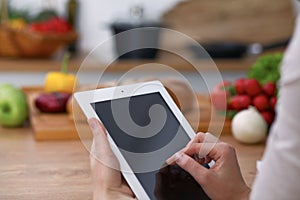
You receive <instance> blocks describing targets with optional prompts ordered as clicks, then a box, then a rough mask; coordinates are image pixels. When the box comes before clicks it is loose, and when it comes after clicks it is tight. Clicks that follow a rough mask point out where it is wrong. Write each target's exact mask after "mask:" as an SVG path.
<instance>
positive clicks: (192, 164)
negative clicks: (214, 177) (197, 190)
mask: <svg viewBox="0 0 300 200" xmlns="http://www.w3.org/2000/svg"><path fill="white" fill-rule="evenodd" d="M175 157H176V160H175V162H176V164H177V165H179V166H180V167H181V168H182V169H184V170H185V171H187V172H188V173H189V174H191V175H192V176H193V177H194V178H195V179H196V181H197V182H198V183H200V185H202V184H204V182H205V178H204V177H206V175H207V174H208V172H209V171H208V169H207V168H205V167H203V166H202V165H200V164H199V163H198V162H196V161H195V160H194V159H193V158H191V157H190V156H188V155H186V154H185V153H176V154H175Z"/></svg>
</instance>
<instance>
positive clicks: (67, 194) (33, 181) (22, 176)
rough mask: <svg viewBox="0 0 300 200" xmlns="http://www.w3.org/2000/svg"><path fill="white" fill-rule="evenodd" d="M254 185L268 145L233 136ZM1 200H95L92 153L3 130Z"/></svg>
mask: <svg viewBox="0 0 300 200" xmlns="http://www.w3.org/2000/svg"><path fill="white" fill-rule="evenodd" d="M221 140H223V141H225V142H228V143H230V144H232V145H233V146H234V147H236V149H237V154H238V159H239V162H240V166H241V169H242V173H243V176H244V178H245V179H246V182H247V184H249V185H250V186H251V185H252V183H253V180H254V177H255V174H256V161H257V160H259V159H261V156H262V153H263V150H264V144H260V145H254V146H248V145H242V144H240V143H238V142H236V141H235V140H234V139H233V138H232V136H231V135H224V136H221ZM0 157H1V161H0V163H1V164H0V199H31V200H35V199H37V200H40V199H44V200H46V199H80V200H81V199H92V187H91V175H90V169H89V153H88V151H87V150H86V149H85V148H84V146H83V145H82V143H81V142H80V141H76V140H75V141H51V142H50V141H48V142H47V141H45V142H36V141H35V140H34V136H33V132H32V130H31V128H30V127H24V128H17V129H4V128H0Z"/></svg>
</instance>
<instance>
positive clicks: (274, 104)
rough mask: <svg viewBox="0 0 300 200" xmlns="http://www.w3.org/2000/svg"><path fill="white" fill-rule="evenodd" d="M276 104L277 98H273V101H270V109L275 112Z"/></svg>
mask: <svg viewBox="0 0 300 200" xmlns="http://www.w3.org/2000/svg"><path fill="white" fill-rule="evenodd" d="M276 103H277V98H276V97H275V96H274V97H271V99H270V107H271V109H272V110H273V111H275V107H276Z"/></svg>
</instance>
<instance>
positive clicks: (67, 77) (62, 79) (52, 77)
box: [45, 53, 77, 93]
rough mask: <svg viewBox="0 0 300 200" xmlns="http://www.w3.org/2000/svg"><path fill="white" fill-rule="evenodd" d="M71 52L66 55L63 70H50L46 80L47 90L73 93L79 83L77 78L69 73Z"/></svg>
mask: <svg viewBox="0 0 300 200" xmlns="http://www.w3.org/2000/svg"><path fill="white" fill-rule="evenodd" d="M69 59H70V54H69V53H67V54H66V55H65V56H64V60H63V65H62V69H61V72H59V71H54V72H49V73H48V74H47V76H46V80H45V91H46V92H65V93H72V92H73V90H74V87H76V85H77V78H76V76H74V75H73V74H70V73H68V70H67V67H68V63H69Z"/></svg>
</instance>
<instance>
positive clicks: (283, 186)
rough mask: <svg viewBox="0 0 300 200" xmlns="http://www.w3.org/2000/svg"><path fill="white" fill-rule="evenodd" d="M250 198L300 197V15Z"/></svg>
mask: <svg viewBox="0 0 300 200" xmlns="http://www.w3.org/2000/svg"><path fill="white" fill-rule="evenodd" d="M250 199H255V200H257V199H263V200H268V199H270V200H274V199H284V200H287V199H291V200H294V199H295V200H299V199H300V17H298V20H297V24H296V29H295V32H294V36H293V38H292V41H291V44H290V45H289V48H288V49H287V51H286V53H285V56H284V60H283V62H282V66H281V81H280V93H279V101H278V104H277V118H276V121H275V123H274V125H273V127H272V129H271V132H270V136H269V139H268V143H267V147H266V151H265V153H264V156H263V160H262V164H261V168H260V169H259V172H258V175H257V177H256V180H255V182H254V185H253V188H252V192H251V196H250Z"/></svg>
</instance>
